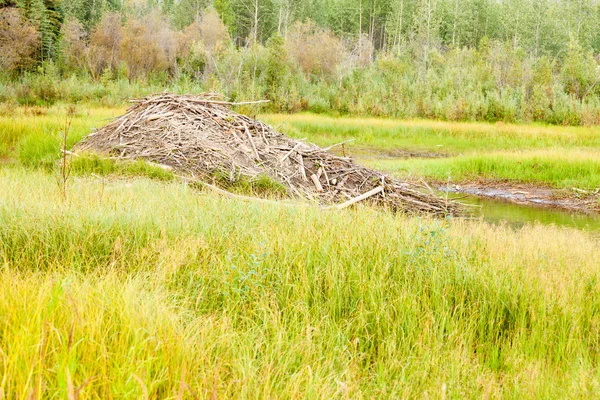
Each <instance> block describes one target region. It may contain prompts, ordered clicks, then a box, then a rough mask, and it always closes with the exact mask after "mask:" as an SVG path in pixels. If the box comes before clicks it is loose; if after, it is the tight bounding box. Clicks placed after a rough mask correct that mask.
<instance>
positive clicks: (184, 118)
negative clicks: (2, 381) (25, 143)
mask: <svg viewBox="0 0 600 400" xmlns="http://www.w3.org/2000/svg"><path fill="white" fill-rule="evenodd" d="M132 102H133V103H135V104H134V105H133V106H132V107H130V108H129V109H128V110H127V113H126V114H125V115H123V116H121V117H119V118H117V119H116V120H114V121H112V122H111V123H109V124H108V125H106V126H104V127H103V128H101V129H100V130H98V131H96V132H94V133H91V134H90V135H88V136H87V137H86V138H84V140H83V141H82V142H80V143H79V144H78V145H77V146H76V148H77V149H78V150H79V151H92V152H98V153H102V154H106V155H109V156H111V157H114V158H118V159H144V160H146V161H150V162H153V163H157V164H160V165H162V166H168V167H169V168H170V169H173V170H174V171H176V172H177V173H178V174H180V175H183V176H185V177H187V178H190V179H193V180H195V181H197V182H200V183H202V184H205V185H207V186H210V187H213V188H214V186H213V185H211V184H210V182H211V181H214V177H215V176H216V175H217V174H218V175H219V176H226V177H227V179H229V180H231V181H232V182H235V181H236V180H237V179H240V178H242V177H243V178H245V179H257V178H259V177H261V176H267V177H269V178H270V179H272V180H275V181H277V182H279V183H280V184H282V185H283V186H284V187H285V188H286V189H287V194H288V196H289V197H292V198H294V197H295V198H301V199H308V200H311V201H314V202H317V203H319V204H321V205H329V206H331V207H335V208H344V207H347V206H349V205H352V204H355V203H358V202H361V201H368V202H370V203H373V204H376V205H381V206H384V207H386V208H390V209H392V210H394V211H402V212H411V213H428V214H434V215H446V214H449V213H454V212H456V211H457V210H458V208H457V205H456V204H454V203H449V202H447V201H446V200H444V199H441V198H439V197H437V196H435V195H434V194H433V192H431V191H429V192H426V191H425V190H424V189H427V187H426V186H425V185H424V186H423V187H421V186H419V185H416V184H414V183H408V182H403V181H400V180H398V179H394V178H392V177H390V176H388V175H386V174H383V173H382V172H379V171H375V170H371V169H368V168H365V167H362V166H360V165H358V164H356V163H355V162H354V161H353V160H352V159H351V158H350V157H342V156H339V155H335V154H333V153H332V152H331V151H330V150H331V149H332V148H333V147H335V146H331V147H328V148H325V149H324V148H320V147H318V146H316V145H314V144H311V143H306V142H304V141H302V140H296V139H292V138H290V137H288V136H286V135H284V134H282V133H280V132H277V131H276V130H275V129H273V128H271V127H270V126H268V125H265V124H264V123H262V122H260V121H257V120H254V119H252V118H249V117H247V116H245V115H242V114H238V113H236V112H234V111H232V110H231V109H230V106H232V105H235V104H234V103H229V102H226V101H221V100H219V99H218V98H217V97H216V96H214V95H200V96H178V95H173V94H161V95H154V96H149V97H146V98H144V99H140V100H133V101H132ZM238 104H241V103H238Z"/></svg>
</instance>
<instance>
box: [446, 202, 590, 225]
mask: <svg viewBox="0 0 600 400" xmlns="http://www.w3.org/2000/svg"><path fill="white" fill-rule="evenodd" d="M448 196H449V198H459V199H460V202H462V203H465V204H471V205H476V206H477V207H469V208H470V209H472V210H473V215H474V216H475V217H481V218H483V220H485V221H488V222H491V223H501V222H505V223H507V224H509V225H511V226H514V227H517V228H518V227H522V226H524V225H525V224H532V223H541V224H544V225H556V226H566V227H571V228H577V229H582V230H587V231H594V232H599V233H600V216H598V215H587V214H582V213H574V212H570V211H563V210H555V209H550V208H541V207H532V206H526V205H520V204H514V203H509V202H506V201H499V200H493V199H488V198H479V197H475V196H465V195H459V194H458V195H457V194H449V195H448Z"/></svg>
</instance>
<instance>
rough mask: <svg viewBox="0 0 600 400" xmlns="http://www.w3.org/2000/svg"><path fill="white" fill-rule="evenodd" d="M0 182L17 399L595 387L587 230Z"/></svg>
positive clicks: (145, 184)
mask: <svg viewBox="0 0 600 400" xmlns="http://www.w3.org/2000/svg"><path fill="white" fill-rule="evenodd" d="M0 185H1V186H2V188H3V190H2V191H0V276H1V277H2V279H0V299H1V300H0V315H1V316H2V317H1V318H0V349H2V351H1V353H0V354H1V356H0V357H1V360H2V362H1V363H0V391H1V392H2V393H4V395H5V396H7V397H8V398H13V397H15V396H16V395H22V396H26V395H27V393H37V396H38V398H50V397H62V398H66V397H69V392H74V390H75V389H72V390H71V389H69V388H70V387H73V388H77V387H79V386H80V385H82V384H84V383H86V382H87V384H85V386H84V387H83V389H82V390H81V398H108V397H115V398H139V397H142V398H143V397H148V398H185V397H193V395H192V393H195V394H196V395H197V396H198V397H200V398H204V397H212V398H215V397H216V398H231V397H249V398H298V397H303V398H382V397H387V398H398V397H419V398H421V397H426V396H429V397H435V398H439V397H443V396H446V397H453V398H463V397H473V398H480V397H491V398H502V397H505V398H514V397H525V398H567V397H571V398H582V397H593V396H595V395H596V394H597V393H598V390H600V384H599V378H600V377H599V376H598V370H597V366H598V362H599V361H600V341H599V339H598V338H600V325H599V321H600V302H599V300H598V299H600V264H599V263H598V261H597V260H598V259H599V256H600V250H599V249H600V246H598V245H599V244H600V243H598V239H596V238H594V237H592V236H590V235H589V234H586V233H584V232H578V231H571V230H562V229H557V228H549V227H541V226H529V227H526V228H524V229H522V230H519V231H513V230H511V229H508V228H505V227H493V226H490V225H486V224H482V223H479V222H467V221H450V222H444V221H433V220H428V219H418V218H407V217H404V216H400V215H397V216H394V215H391V214H387V213H381V212H377V211H374V210H369V209H362V208H360V209H357V210H355V211H348V210H346V211H340V212H338V211H334V212H325V211H322V210H320V209H317V208H312V207H307V206H300V205H299V206H297V207H290V206H286V207H283V206H277V205H270V204H264V203H254V202H239V201H235V200H230V199H224V198H219V197H214V196H211V195H205V194H201V193H198V192H196V191H194V190H192V189H191V188H190V187H189V186H186V185H183V184H180V183H177V182H160V181H156V180H148V179H145V178H136V179H128V180H122V179H110V180H104V179H101V178H94V177H90V176H88V177H75V178H73V179H72V180H71V181H70V185H69V189H68V194H67V201H66V202H65V201H64V200H63V198H62V195H61V194H60V193H59V191H58V190H57V186H56V183H55V181H54V178H53V177H52V176H51V175H50V174H46V173H45V172H43V171H42V170H25V169H23V168H21V167H4V168H2V169H0ZM69 382H71V385H70V384H69ZM145 393H147V396H146V394H145ZM180 393H182V395H181V396H179V394H180Z"/></svg>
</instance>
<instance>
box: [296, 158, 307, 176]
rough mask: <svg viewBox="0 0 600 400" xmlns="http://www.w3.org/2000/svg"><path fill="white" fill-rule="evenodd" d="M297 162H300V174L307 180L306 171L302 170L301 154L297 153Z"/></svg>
mask: <svg viewBox="0 0 600 400" xmlns="http://www.w3.org/2000/svg"><path fill="white" fill-rule="evenodd" d="M298 163H299V164H300V173H301V174H302V179H303V180H305V181H307V180H308V178H307V177H306V171H305V170H304V158H302V154H298Z"/></svg>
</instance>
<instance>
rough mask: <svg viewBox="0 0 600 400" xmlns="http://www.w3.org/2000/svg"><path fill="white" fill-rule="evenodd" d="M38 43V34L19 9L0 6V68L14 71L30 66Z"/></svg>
mask: <svg viewBox="0 0 600 400" xmlns="http://www.w3.org/2000/svg"><path fill="white" fill-rule="evenodd" d="M40 44H41V38H40V34H39V33H38V31H37V30H36V28H35V26H34V25H33V24H32V23H31V22H29V21H28V20H27V19H25V18H24V16H23V14H22V13H21V11H20V10H18V9H17V8H14V7H9V8H0V70H5V71H9V72H15V71H20V70H23V69H27V68H29V67H31V66H32V65H33V64H34V63H35V53H36V51H37V49H38V48H39V47H40Z"/></svg>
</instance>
